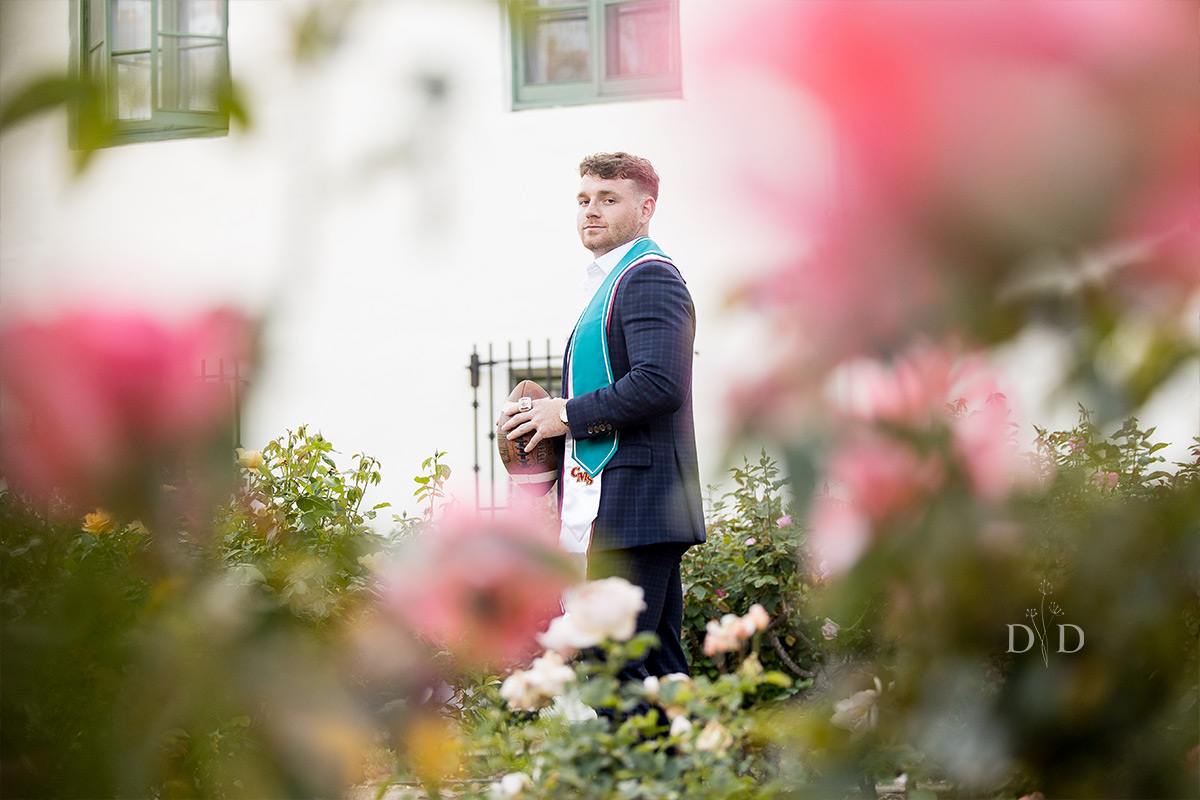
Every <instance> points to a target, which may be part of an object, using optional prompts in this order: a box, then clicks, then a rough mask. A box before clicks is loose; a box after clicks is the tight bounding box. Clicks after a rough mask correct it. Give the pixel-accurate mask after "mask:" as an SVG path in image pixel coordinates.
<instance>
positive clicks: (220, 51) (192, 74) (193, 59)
mask: <svg viewBox="0 0 1200 800" xmlns="http://www.w3.org/2000/svg"><path fill="white" fill-rule="evenodd" d="M158 46H159V57H160V64H159V71H158V78H159V82H158V88H159V103H160V105H161V107H162V108H163V109H165V110H167V111H217V110H218V94H219V93H218V89H219V87H220V85H221V80H222V77H223V74H224V61H225V46H224V44H222V43H219V42H212V41H210V40H207V39H186V38H179V37H173V36H162V37H159V45H158Z"/></svg>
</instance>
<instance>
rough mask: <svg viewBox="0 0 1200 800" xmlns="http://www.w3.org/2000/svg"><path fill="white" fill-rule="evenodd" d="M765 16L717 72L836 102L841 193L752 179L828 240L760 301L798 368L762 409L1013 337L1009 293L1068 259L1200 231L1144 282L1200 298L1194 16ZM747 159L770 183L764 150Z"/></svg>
mask: <svg viewBox="0 0 1200 800" xmlns="http://www.w3.org/2000/svg"><path fill="white" fill-rule="evenodd" d="M743 19H744V23H743V24H742V25H741V26H734V27H733V28H731V29H729V30H728V32H727V33H726V38H725V39H724V46H719V47H717V48H716V49H715V51H714V53H713V54H712V58H713V59H714V60H715V63H716V65H717V66H718V67H720V68H721V69H724V70H732V69H739V70H758V71H760V72H763V73H765V74H766V76H767V77H768V79H773V80H772V84H773V85H782V86H790V87H791V88H792V89H793V91H794V92H795V93H796V95H797V96H798V97H806V96H807V97H809V98H815V99H816V100H817V101H818V102H820V103H822V104H823V105H824V107H825V108H826V109H827V111H828V113H829V120H830V127H831V129H832V131H833V135H834V137H835V139H836V141H837V158H838V161H839V164H838V167H839V170H838V177H837V180H836V184H837V185H836V187H835V188H834V189H833V193H834V194H835V195H836V196H835V197H833V198H832V200H830V199H828V198H826V199H825V200H824V201H822V200H815V201H814V198H813V197H812V196H811V193H808V192H807V190H800V189H797V190H794V191H793V190H792V189H791V188H790V187H791V186H792V184H793V182H789V181H774V182H766V183H764V185H759V184H758V183H756V184H754V185H753V187H752V188H754V189H755V190H756V191H757V192H758V198H757V199H758V206H757V210H758V211H759V213H760V214H761V215H762V216H763V217H764V218H765V219H766V220H768V223H769V224H773V225H774V226H775V227H777V228H778V229H779V230H780V231H786V232H788V233H789V234H791V235H792V236H793V237H796V236H797V232H798V231H799V232H802V233H806V234H809V235H810V236H811V238H813V239H815V245H814V246H813V247H812V248H811V251H806V252H804V253H800V252H799V251H797V254H796V255H795V256H794V257H793V258H792V260H791V262H790V263H788V264H786V265H785V266H784V267H783V268H782V269H780V270H779V271H778V272H777V273H776V274H774V275H773V276H770V277H768V278H766V279H765V280H761V281H758V282H757V283H756V285H755V286H754V287H752V288H750V289H747V290H746V292H745V293H744V296H745V297H748V298H750V299H751V302H752V303H753V304H755V305H757V306H758V307H759V308H760V309H761V310H762V311H764V312H765V313H766V314H767V315H768V316H769V317H770V318H771V319H772V321H773V322H774V323H775V324H776V327H777V330H776V331H774V332H773V335H774V336H775V338H776V340H777V341H778V342H780V343H783V344H782V345H781V346H783V347H785V348H787V352H788V358H789V359H790V360H791V363H789V364H787V365H786V369H789V370H790V373H789V372H786V371H785V372H783V373H782V377H781V376H768V378H766V379H764V380H763V381H762V384H763V386H762V388H763V391H762V392H761V393H760V392H758V391H757V387H751V388H750V389H749V390H747V391H746V392H745V397H746V398H754V397H755V396H756V395H757V396H758V397H760V398H766V400H762V401H761V402H765V403H769V404H773V405H776V406H778V405H785V406H787V407H790V408H799V407H802V406H803V403H802V402H800V401H798V400H796V398H794V397H792V396H791V394H793V393H797V394H802V393H803V392H805V391H812V389H813V387H814V386H816V385H818V383H819V382H815V381H813V380H811V379H810V376H808V375H806V374H804V373H807V372H809V371H816V372H818V373H819V372H821V371H822V370H824V369H828V368H829V367H831V366H832V365H835V364H837V363H839V362H841V361H843V360H845V359H846V358H848V357H853V356H855V355H860V354H867V353H876V352H888V351H891V350H893V349H894V348H895V347H896V345H897V343H902V342H904V341H906V340H908V339H910V338H911V337H913V336H914V335H922V334H923V335H928V336H932V337H934V338H942V337H944V336H946V335H954V334H957V333H963V334H964V335H966V336H968V337H970V338H972V339H976V338H977V339H982V340H984V341H994V340H999V339H1004V338H1006V337H1007V336H1009V335H1011V333H1012V331H1013V325H1012V318H1011V312H1007V315H1006V311H1005V309H1003V308H1001V306H1000V305H999V304H997V303H996V302H995V298H996V297H997V295H998V293H1000V292H1001V291H1002V290H1004V289H1005V288H1007V287H1009V286H1010V285H1011V284H1012V283H1013V281H1014V280H1016V279H1018V278H1020V277H1022V276H1023V275H1025V273H1026V271H1027V270H1028V269H1029V268H1030V264H1031V263H1033V262H1034V261H1035V260H1036V259H1037V258H1039V257H1043V256H1044V255H1045V254H1046V253H1081V252H1090V251H1094V250H1096V249H1097V248H1103V247H1107V246H1109V245H1112V244H1116V243H1120V242H1125V241H1129V240H1131V239H1132V240H1146V239H1148V238H1154V237H1159V236H1162V235H1163V234H1166V233H1168V232H1169V231H1175V230H1180V229H1182V230H1184V231H1185V232H1188V231H1190V234H1188V235H1185V236H1179V237H1174V238H1169V239H1167V240H1164V241H1163V250H1162V252H1156V253H1155V254H1154V255H1153V256H1152V257H1151V258H1148V259H1147V260H1146V263H1145V264H1144V265H1139V269H1136V270H1131V271H1130V274H1131V276H1143V277H1145V278H1146V279H1147V280H1145V281H1138V280H1137V279H1136V277H1135V278H1134V279H1133V280H1131V281H1130V282H1129V286H1128V288H1130V289H1136V288H1138V287H1139V286H1140V287H1144V286H1146V284H1147V283H1149V284H1155V285H1163V284H1165V285H1169V286H1172V287H1174V288H1175V289H1177V290H1182V293H1183V294H1185V295H1194V293H1195V291H1196V289H1197V280H1196V278H1197V271H1198V270H1200V260H1197V259H1196V258H1191V257H1190V256H1192V255H1195V254H1197V253H1200V250H1198V249H1197V247H1200V229H1197V227H1196V223H1197V220H1198V217H1200V215H1198V213H1197V200H1196V192H1195V186H1196V181H1197V180H1200V148H1197V146H1196V130H1197V128H1198V127H1200V105H1198V104H1197V103H1196V102H1195V96H1196V92H1197V88H1198V86H1200V78H1198V75H1197V70H1196V69H1195V64H1196V58H1197V54H1198V52H1200V48H1198V46H1197V28H1196V25H1195V7H1194V4H1192V3H1186V2H1141V1H1140V0H1108V1H1107V2H1103V3H1052V2H1051V3H1020V4H1014V3H1009V2H997V1H994V0H982V1H980V2H969V3H968V2H948V3H932V4H931V3H929V2H925V1H924V0H920V1H913V0H908V1H907V2H905V1H902V0H894V1H893V2H881V3H873V4H872V5H871V8H870V10H869V12H867V13H864V10H863V8H862V7H861V6H860V5H859V4H855V3H846V2H839V1H837V0H833V1H832V2H818V1H817V0H813V1H811V2H804V3H791V2H782V3H780V2H774V3H759V4H756V5H753V6H748V8H747V11H746V13H745V14H744V15H743ZM796 138H797V140H798V141H801V140H803V139H804V137H803V136H797V137H796ZM744 158H745V159H746V160H747V165H746V168H745V174H746V175H747V176H751V177H748V179H747V180H748V181H750V180H753V177H752V176H754V175H757V174H759V173H761V171H762V169H761V168H760V167H758V166H757V165H756V162H754V159H758V158H761V156H760V155H759V154H758V153H757V152H756V151H755V150H754V148H747V149H746V153H745V156H744ZM795 183H799V182H795ZM1171 248H1175V251H1176V252H1177V253H1178V255H1173V254H1172V253H1171V252H1170V250H1171ZM1143 294H1145V292H1143ZM1160 296H1162V297H1163V298H1165V299H1166V300H1167V301H1169V302H1177V301H1178V292H1177V294H1176V297H1170V296H1168V293H1161V295H1160ZM788 374H800V375H801V376H802V377H801V379H800V380H799V381H796V382H789V381H788V378H787V377H786V376H787V375H788ZM757 410H758V411H759V412H760V417H761V412H762V409H757Z"/></svg>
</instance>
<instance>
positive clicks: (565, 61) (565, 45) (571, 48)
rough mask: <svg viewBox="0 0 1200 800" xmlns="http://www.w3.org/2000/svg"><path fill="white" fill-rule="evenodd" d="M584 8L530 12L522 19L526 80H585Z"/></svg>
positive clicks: (586, 77)
mask: <svg viewBox="0 0 1200 800" xmlns="http://www.w3.org/2000/svg"><path fill="white" fill-rule="evenodd" d="M588 76H589V72H588V19H587V9H575V10H570V11H560V12H553V13H545V12H542V13H531V14H529V15H528V16H527V17H526V18H525V80H526V82H527V83H556V82H558V81H582V80H587V79H588Z"/></svg>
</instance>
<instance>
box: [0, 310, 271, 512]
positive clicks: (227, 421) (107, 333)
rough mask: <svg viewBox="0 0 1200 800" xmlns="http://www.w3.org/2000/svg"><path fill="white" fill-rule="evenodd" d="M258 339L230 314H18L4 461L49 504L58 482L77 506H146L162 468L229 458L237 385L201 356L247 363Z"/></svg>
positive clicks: (3, 381) (9, 348)
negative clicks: (206, 378)
mask: <svg viewBox="0 0 1200 800" xmlns="http://www.w3.org/2000/svg"><path fill="white" fill-rule="evenodd" d="M250 338H251V337H250V328H249V325H248V324H247V322H246V320H244V319H243V318H242V317H240V316H238V315H237V314H235V313H232V312H228V311H218V312H214V313H211V314H207V315H204V316H200V317H196V318H193V319H189V320H185V321H182V322H178V323H166V322H163V321H161V320H155V319H152V318H150V317H147V316H144V315H140V314H135V313H128V314H120V313H96V312H74V313H68V314H65V315H63V316H61V317H59V318H57V319H49V320H41V319H32V318H24V319H21V318H18V319H15V320H12V321H11V322H8V323H7V324H6V325H5V326H4V327H3V329H2V330H0V385H2V386H3V387H4V391H5V399H6V401H7V403H8V405H9V408H8V409H6V411H5V413H4V414H3V417H2V418H0V428H2V430H0V469H2V470H3V472H4V475H5V476H6V477H7V478H8V479H9V480H10V482H11V483H12V485H13V486H14V488H17V489H18V490H19V491H21V492H24V493H27V494H29V495H30V496H32V497H34V498H36V499H39V500H43V501H44V500H48V499H49V498H50V497H51V496H52V495H54V493H55V492H56V490H57V491H60V492H61V493H62V494H63V496H65V499H66V500H67V501H68V502H70V503H72V504H75V505H84V506H92V505H95V504H97V503H100V502H103V503H104V504H105V505H107V506H109V507H112V508H114V509H115V510H118V511H119V512H120V513H122V514H128V515H129V516H140V515H142V514H143V513H147V512H148V505H149V504H150V503H151V498H152V496H154V495H155V494H157V492H158V487H160V486H161V484H162V482H163V477H164V475H163V473H164V472H167V473H170V472H172V471H177V470H179V469H180V468H183V467H185V466H186V467H187V468H188V469H189V470H191V472H192V473H193V474H195V473H196V470H197V468H206V469H207V468H214V467H216V468H219V467H224V466H225V465H226V464H227V463H228V455H227V453H228V449H229V448H232V445H233V435H232V430H231V424H232V420H233V403H232V394H231V392H230V387H229V386H228V385H227V384H225V383H223V382H221V381H210V382H203V381H201V380H200V379H199V378H198V376H199V374H200V369H201V362H202V361H206V362H207V363H208V364H209V365H211V366H210V371H215V369H216V366H217V363H218V360H220V359H225V360H226V362H228V363H229V364H231V365H232V364H233V363H234V362H239V363H240V362H242V361H244V360H245V359H246V358H247V357H248V356H249V351H250ZM222 445H224V448H225V449H224V453H222ZM214 453H217V454H220V456H219V463H218V464H215V465H214V464H212V463H211V462H212V457H213V454H214Z"/></svg>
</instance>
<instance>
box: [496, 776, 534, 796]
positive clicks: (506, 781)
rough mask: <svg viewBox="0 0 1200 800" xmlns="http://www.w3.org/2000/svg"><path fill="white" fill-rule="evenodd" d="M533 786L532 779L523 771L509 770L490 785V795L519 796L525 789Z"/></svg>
mask: <svg viewBox="0 0 1200 800" xmlns="http://www.w3.org/2000/svg"><path fill="white" fill-rule="evenodd" d="M532 788H533V779H532V778H530V777H529V776H528V775H526V774H525V773H524V772H510V773H508V774H507V775H505V776H504V777H503V778H501V779H500V780H499V781H498V782H497V783H493V784H492V787H491V795H492V797H496V798H503V797H520V796H521V795H522V794H523V793H524V792H525V790H526V789H532Z"/></svg>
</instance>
